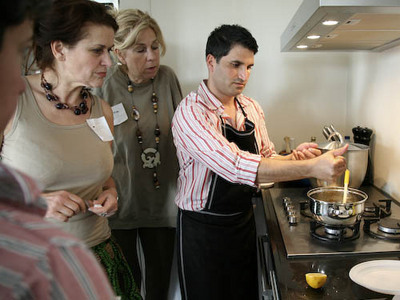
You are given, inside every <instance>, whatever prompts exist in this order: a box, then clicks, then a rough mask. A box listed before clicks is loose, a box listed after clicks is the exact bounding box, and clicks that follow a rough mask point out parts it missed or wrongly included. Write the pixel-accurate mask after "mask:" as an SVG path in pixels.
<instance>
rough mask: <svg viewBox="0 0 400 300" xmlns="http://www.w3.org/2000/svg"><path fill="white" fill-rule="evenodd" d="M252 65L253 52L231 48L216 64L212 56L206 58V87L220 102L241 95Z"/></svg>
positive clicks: (237, 46)
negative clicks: (207, 71) (207, 76)
mask: <svg viewBox="0 0 400 300" xmlns="http://www.w3.org/2000/svg"><path fill="white" fill-rule="evenodd" d="M253 65H254V53H253V51H251V50H249V49H247V48H244V47H242V46H241V45H236V46H233V48H232V49H231V51H229V53H228V54H227V55H226V56H223V57H222V58H221V59H220V61H219V62H218V63H217V61H216V59H215V58H214V57H213V56H212V55H210V54H209V55H208V56H207V66H208V70H209V80H208V87H209V88H210V91H211V92H212V93H213V94H214V95H215V96H216V97H217V98H218V99H219V100H221V101H223V100H225V99H228V100H229V99H231V98H232V97H235V96H237V95H239V94H241V93H242V92H243V90H244V88H245V86H246V84H247V81H248V80H249V77H250V72H251V68H252V67H253Z"/></svg>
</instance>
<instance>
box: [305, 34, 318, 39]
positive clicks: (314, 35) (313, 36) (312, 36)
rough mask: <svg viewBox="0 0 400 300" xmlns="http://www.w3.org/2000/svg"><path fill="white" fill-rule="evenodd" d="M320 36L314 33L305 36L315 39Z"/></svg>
mask: <svg viewBox="0 0 400 300" xmlns="http://www.w3.org/2000/svg"><path fill="white" fill-rule="evenodd" d="M320 37H321V36H320V35H316V34H313V35H309V36H307V38H308V39H310V40H317V39H319V38H320Z"/></svg>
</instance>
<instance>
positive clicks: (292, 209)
mask: <svg viewBox="0 0 400 300" xmlns="http://www.w3.org/2000/svg"><path fill="white" fill-rule="evenodd" d="M289 211H294V206H293V205H292V204H290V205H288V206H286V214H288V213H289Z"/></svg>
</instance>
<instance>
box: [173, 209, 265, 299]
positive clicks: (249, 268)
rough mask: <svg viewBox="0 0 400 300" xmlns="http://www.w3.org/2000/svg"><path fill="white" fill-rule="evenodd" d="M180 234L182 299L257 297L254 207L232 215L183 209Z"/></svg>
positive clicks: (179, 251)
mask: <svg viewBox="0 0 400 300" xmlns="http://www.w3.org/2000/svg"><path fill="white" fill-rule="evenodd" d="M177 236H178V241H177V242H178V247H177V248H178V265H179V266H178V272H179V281H180V286H181V293H182V299H185V300H195V299H199V300H212V299H216V300H221V299H230V300H232V299H246V300H247V299H258V285H257V254H256V231H255V222H254V216H253V211H252V209H251V210H250V211H249V212H248V213H244V214H241V215H239V216H233V217H232V216H230V217H225V216H224V217H220V216H212V215H209V214H202V213H197V212H189V211H182V210H180V211H179V214H178V228H177Z"/></svg>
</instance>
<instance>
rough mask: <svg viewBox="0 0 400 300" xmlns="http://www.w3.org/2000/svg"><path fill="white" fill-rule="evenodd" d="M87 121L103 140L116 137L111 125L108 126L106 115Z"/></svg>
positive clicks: (106, 140) (110, 139)
mask: <svg viewBox="0 0 400 300" xmlns="http://www.w3.org/2000/svg"><path fill="white" fill-rule="evenodd" d="M86 123H87V124H88V125H89V127H90V128H91V129H92V130H93V131H94V133H96V134H97V135H98V137H99V138H101V140H102V141H103V142H109V141H112V140H113V139H114V137H113V135H112V133H111V130H110V127H108V123H107V120H106V118H105V117H104V116H103V117H100V118H97V119H87V120H86Z"/></svg>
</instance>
